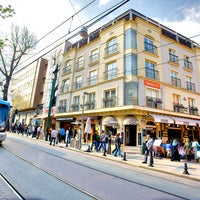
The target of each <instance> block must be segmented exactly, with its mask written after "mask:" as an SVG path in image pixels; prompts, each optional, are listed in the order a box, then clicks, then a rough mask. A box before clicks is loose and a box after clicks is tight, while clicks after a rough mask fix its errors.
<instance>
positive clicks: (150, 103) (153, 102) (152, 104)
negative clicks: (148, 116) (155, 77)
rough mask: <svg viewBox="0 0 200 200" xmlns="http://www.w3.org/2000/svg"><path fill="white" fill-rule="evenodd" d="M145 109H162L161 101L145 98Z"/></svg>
mask: <svg viewBox="0 0 200 200" xmlns="http://www.w3.org/2000/svg"><path fill="white" fill-rule="evenodd" d="M146 102H147V107H149V108H157V109H162V100H161V99H160V98H154V97H149V96H146Z"/></svg>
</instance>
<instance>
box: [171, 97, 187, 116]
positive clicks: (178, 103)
mask: <svg viewBox="0 0 200 200" xmlns="http://www.w3.org/2000/svg"><path fill="white" fill-rule="evenodd" d="M172 98H173V104H174V111H175V112H182V113H183V112H184V110H185V108H184V106H183V104H181V96H180V95H178V94H173V97H172Z"/></svg>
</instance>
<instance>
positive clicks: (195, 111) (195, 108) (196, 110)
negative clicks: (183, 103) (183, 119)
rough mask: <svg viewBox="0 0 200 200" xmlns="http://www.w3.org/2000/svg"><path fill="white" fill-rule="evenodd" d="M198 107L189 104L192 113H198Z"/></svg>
mask: <svg viewBox="0 0 200 200" xmlns="http://www.w3.org/2000/svg"><path fill="white" fill-rule="evenodd" d="M198 111H199V110H198V108H197V107H194V106H189V113H190V114H191V115H198Z"/></svg>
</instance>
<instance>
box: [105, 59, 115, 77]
mask: <svg viewBox="0 0 200 200" xmlns="http://www.w3.org/2000/svg"><path fill="white" fill-rule="evenodd" d="M106 73H107V74H106V80H110V79H113V78H116V77H117V63H116V62H114V63H110V64H108V65H107V70H106Z"/></svg>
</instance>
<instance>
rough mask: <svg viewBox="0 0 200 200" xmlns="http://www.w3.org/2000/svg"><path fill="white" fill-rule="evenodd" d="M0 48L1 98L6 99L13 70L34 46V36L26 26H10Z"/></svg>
mask: <svg viewBox="0 0 200 200" xmlns="http://www.w3.org/2000/svg"><path fill="white" fill-rule="evenodd" d="M3 41H4V45H3V47H2V48H0V77H1V79H3V80H4V83H3V99H4V100H7V99H8V88H9V85H10V81H11V78H12V75H13V73H14V71H15V70H16V69H17V67H18V65H19V63H20V61H21V60H22V58H23V57H24V56H25V55H27V54H28V53H30V51H31V50H33V49H34V47H35V46H36V44H37V43H36V41H37V39H36V36H35V35H34V34H32V33H30V32H29V30H28V29H27V27H25V26H24V27H23V28H20V27H19V26H16V25H12V26H11V34H10V37H7V38H5V39H4V40H3Z"/></svg>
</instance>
